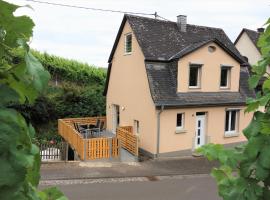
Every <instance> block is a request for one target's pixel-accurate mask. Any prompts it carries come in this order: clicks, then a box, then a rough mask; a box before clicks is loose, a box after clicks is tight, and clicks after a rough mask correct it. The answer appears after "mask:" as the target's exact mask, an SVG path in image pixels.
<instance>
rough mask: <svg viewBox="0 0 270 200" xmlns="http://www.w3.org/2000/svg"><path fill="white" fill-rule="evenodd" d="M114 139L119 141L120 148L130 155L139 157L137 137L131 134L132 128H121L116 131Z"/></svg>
mask: <svg viewBox="0 0 270 200" xmlns="http://www.w3.org/2000/svg"><path fill="white" fill-rule="evenodd" d="M116 137H117V138H118V139H119V140H120V141H121V146H122V147H123V148H124V149H126V150H127V151H129V152H130V153H131V154H133V155H135V156H138V155H139V140H138V136H137V135H134V134H133V132H132V126H123V127H118V128H117V129H116Z"/></svg>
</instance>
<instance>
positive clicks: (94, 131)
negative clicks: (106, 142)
mask: <svg viewBox="0 0 270 200" xmlns="http://www.w3.org/2000/svg"><path fill="white" fill-rule="evenodd" d="M104 125H105V123H104V121H101V122H100V125H99V127H98V128H91V129H89V131H90V133H91V135H92V136H93V137H100V136H101V132H102V131H103V130H104V128H105V127H104Z"/></svg>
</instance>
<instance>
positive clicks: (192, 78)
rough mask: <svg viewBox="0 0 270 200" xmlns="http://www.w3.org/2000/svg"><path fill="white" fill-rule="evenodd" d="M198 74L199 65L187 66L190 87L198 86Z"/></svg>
mask: <svg viewBox="0 0 270 200" xmlns="http://www.w3.org/2000/svg"><path fill="white" fill-rule="evenodd" d="M200 76H201V66H200V65H191V66H190V68H189V87H190V88H199V87H200Z"/></svg>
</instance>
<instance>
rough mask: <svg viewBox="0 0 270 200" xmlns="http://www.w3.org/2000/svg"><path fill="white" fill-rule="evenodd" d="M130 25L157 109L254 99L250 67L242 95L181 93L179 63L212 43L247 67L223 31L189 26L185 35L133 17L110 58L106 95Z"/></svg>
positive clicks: (167, 25) (243, 78) (166, 24)
mask: <svg viewBox="0 0 270 200" xmlns="http://www.w3.org/2000/svg"><path fill="white" fill-rule="evenodd" d="M126 21H128V22H129V24H130V25H131V28H132V30H133V32H134V34H135V36H136V39H137V40H138V43H139V45H140V47H141V49H142V52H143V54H144V57H145V67H146V72H147V76H148V82H149V87H150V91H151V95H152V98H153V101H154V103H155V105H156V106H161V105H166V106H168V107H190V106H217V105H243V104H245V102H246V97H248V96H249V97H252V96H253V95H254V93H253V91H250V90H249V88H248V84H247V79H248V77H249V74H248V71H247V70H246V69H247V68H246V67H242V69H241V80H240V85H241V87H240V91H239V92H189V93H177V91H176V89H177V88H176V87H177V61H178V60H179V59H181V57H183V56H185V55H186V54H188V53H190V52H192V51H195V50H196V49H198V48H200V47H201V46H203V45H205V44H207V43H209V42H215V43H217V44H218V45H219V46H220V47H222V48H223V49H224V50H225V51H226V52H227V53H229V54H230V55H231V56H232V57H234V58H235V59H236V60H237V61H238V62H239V63H241V64H243V63H244V62H245V61H244V60H243V58H242V56H241V54H240V53H239V52H238V50H237V49H236V48H235V46H234V44H233V43H232V42H231V40H230V39H229V38H228V37H227V35H226V34H225V32H224V31H223V30H222V29H219V28H212V27H205V26H196V25H190V24H187V31H186V32H181V31H180V30H179V28H178V26H177V23H176V22H171V21H164V20H157V19H151V18H146V17H140V16H133V15H125V16H124V19H123V21H122V24H121V26H120V29H119V32H118V34H117V37H116V40H115V44H114V46H113V49H112V52H111V55H110V57H109V68H108V75H107V80H106V87H105V90H104V94H105V95H106V93H107V89H108V84H109V79H110V71H111V67H112V64H111V61H112V58H113V55H114V51H115V49H116V47H117V45H118V41H119V39H120V36H121V33H122V30H123V27H124V25H125V23H126Z"/></svg>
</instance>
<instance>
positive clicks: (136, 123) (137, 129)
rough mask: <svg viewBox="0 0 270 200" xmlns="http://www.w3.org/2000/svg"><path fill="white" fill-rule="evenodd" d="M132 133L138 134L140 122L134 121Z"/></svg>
mask: <svg viewBox="0 0 270 200" xmlns="http://www.w3.org/2000/svg"><path fill="white" fill-rule="evenodd" d="M134 131H135V133H136V134H139V133H140V122H139V121H138V120H134Z"/></svg>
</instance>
